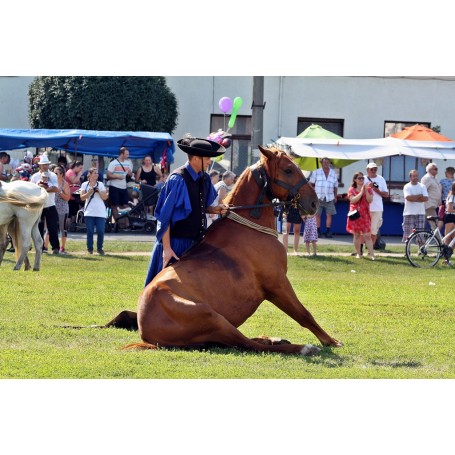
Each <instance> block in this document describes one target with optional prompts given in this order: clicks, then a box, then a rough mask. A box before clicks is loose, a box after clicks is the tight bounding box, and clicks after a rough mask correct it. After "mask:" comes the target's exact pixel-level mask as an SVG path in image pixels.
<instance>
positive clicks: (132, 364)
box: [0, 241, 455, 379]
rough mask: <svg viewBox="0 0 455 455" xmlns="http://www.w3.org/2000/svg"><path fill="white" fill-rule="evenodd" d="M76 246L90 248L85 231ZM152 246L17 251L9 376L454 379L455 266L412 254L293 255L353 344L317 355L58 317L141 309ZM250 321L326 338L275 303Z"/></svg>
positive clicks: (330, 324)
mask: <svg viewBox="0 0 455 455" xmlns="http://www.w3.org/2000/svg"><path fill="white" fill-rule="evenodd" d="M67 246H68V248H67V249H68V250H69V251H84V243H83V242H80V241H79V242H78V241H69V242H68V245H67ZM392 248H394V249H397V251H396V252H403V247H400V246H397V247H392ZM150 249H151V243H149V242H134V243H131V242H116V241H106V243H105V250H106V252H107V255H106V256H105V257H100V256H97V255H96V254H95V255H93V256H88V255H86V254H72V255H68V256H66V257H62V256H47V255H45V256H43V260H42V268H41V271H40V272H38V273H32V272H23V271H20V272H13V270H12V268H13V255H11V254H10V253H7V254H6V255H5V259H4V261H3V264H2V265H1V268H0V273H1V277H2V292H1V297H0V307H1V310H0V378H17V379H19V378H28V379H30V378H95V379H96V378H105V379H109V378H121V379H133V378H168V379H177V378H187V379H192V378H199V379H206V378H243V379H245V378H276V379H278V378H288V379H291V378H292V379H294V378H295V379H297V378H314V379H317V378H331V379H335V378H348V379H354V378H422V379H427V378H455V360H454V356H453V355H451V349H452V347H453V345H454V344H455V343H454V341H455V340H454V335H453V334H454V330H453V327H454V326H455V307H454V304H453V280H454V271H453V270H452V269H450V268H444V267H442V266H439V267H436V268H435V269H431V270H421V269H416V268H413V267H411V266H410V265H409V264H408V262H407V261H406V259H405V258H404V256H403V257H381V258H379V259H378V260H377V261H375V262H372V261H370V260H368V259H362V260H357V259H355V258H352V257H349V256H335V255H333V256H318V257H316V258H308V257H289V270H288V276H289V278H290V280H291V282H292V284H293V286H294V289H295V290H296V292H297V295H298V296H299V298H300V299H301V301H302V303H303V304H304V305H305V306H306V307H307V308H308V309H309V310H310V311H311V312H312V314H313V316H314V317H315V318H316V320H317V321H318V323H319V324H320V325H321V326H322V327H323V328H324V329H325V330H326V331H327V332H328V333H329V334H331V335H332V336H334V337H335V338H338V339H340V340H342V341H343V342H344V344H345V346H344V347H342V348H334V349H330V348H324V349H323V351H322V352H321V354H320V355H318V356H315V357H310V358H304V357H300V356H284V355H280V354H258V353H250V352H241V351H238V350H235V349H212V350H210V351H194V350H179V349H161V350H158V351H139V352H134V351H123V350H121V349H120V348H121V347H122V346H124V345H126V344H128V343H134V342H137V341H140V339H139V336H138V334H137V333H136V332H128V331H126V330H119V329H93V328H92V329H90V328H87V329H67V328H61V327H59V326H61V325H65V324H69V325H84V326H85V325H91V324H104V323H106V322H108V321H109V320H110V319H111V318H112V317H113V316H115V315H116V314H117V313H119V312H120V311H121V310H124V309H129V310H135V308H136V302H137V298H138V296H139V293H140V291H141V289H142V286H143V280H144V276H145V272H146V269H147V265H148V260H149V255H125V254H124V252H128V251H146V252H149V251H150ZM318 250H319V251H320V252H324V250H325V251H326V252H327V251H329V250H336V252H351V251H352V247H349V246H346V247H345V246H339V247H338V246H337V247H334V246H326V247H323V246H321V247H320V248H318ZM342 250H345V251H342ZM388 250H391V248H388ZM116 253H123V254H116ZM271 266H273V264H271ZM207 282H208V283H211V281H210V279H208V281H207ZM430 282H431V283H435V285H430ZM215 285H216V284H215ZM240 330H241V331H242V332H243V333H244V334H245V335H247V336H249V337H255V336H259V335H269V336H280V337H282V338H286V339H288V340H290V341H292V342H295V343H312V344H318V341H317V339H316V338H315V337H314V336H313V334H312V333H310V332H309V331H308V330H305V329H302V328H301V327H300V326H299V325H298V324H297V323H296V322H294V321H293V320H292V319H290V318H289V317H288V316H286V315H285V314H283V313H282V312H280V311H279V310H278V309H277V308H276V307H275V306H274V305H272V304H271V303H269V302H264V303H263V304H262V305H261V306H260V307H259V310H258V311H257V312H256V313H255V314H254V315H253V316H252V317H251V318H250V319H249V320H248V321H246V323H245V324H243V326H241V327H240Z"/></svg>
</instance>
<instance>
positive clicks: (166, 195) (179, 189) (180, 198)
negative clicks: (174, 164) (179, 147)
mask: <svg viewBox="0 0 455 455" xmlns="http://www.w3.org/2000/svg"><path fill="white" fill-rule="evenodd" d="M185 169H186V170H187V171H188V173H189V174H190V176H191V178H192V179H193V180H194V181H197V180H198V179H200V178H202V177H203V176H204V174H205V175H206V178H205V185H206V188H205V190H206V191H205V194H206V198H205V208H207V207H209V206H210V205H212V203H213V202H214V201H215V199H216V197H217V193H216V190H215V188H214V186H213V184H212V182H211V180H210V176H209V175H208V174H207V173H203V172H199V173H197V172H194V170H193V168H192V167H191V166H190V164H189V162H188V161H187V162H186V163H185ZM191 211H192V209H191V202H190V197H189V195H188V190H187V187H186V183H185V180H184V179H183V177H182V176H181V175H179V174H171V175H170V176H169V178H168V179H167V180H166V183H165V184H164V187H163V188H162V190H161V192H160V195H159V197H158V202H157V204H156V207H155V217H156V219H157V229H156V242H155V245H154V247H153V251H152V257H151V258H150V263H149V267H148V270H147V276H146V278H145V286H147V285H148V284H149V283H150V281H152V280H153V278H154V277H155V276H156V275H157V274H158V273H159V272H161V270H162V269H163V243H162V239H163V235H164V233H165V232H166V231H167V229H168V227H169V226H170V225H171V224H173V223H176V222H177V221H180V220H184V219H185V218H187V217H188V216H189V215H190V213H191ZM195 243H196V241H195V240H192V239H187V238H176V237H171V248H172V249H173V251H174V253H175V254H176V255H177V256H178V257H180V256H181V255H182V254H183V253H184V252H185V251H187V250H188V249H189V248H191V247H192V246H193V245H194V244H195Z"/></svg>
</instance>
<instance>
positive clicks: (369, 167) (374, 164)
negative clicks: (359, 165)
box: [367, 163, 378, 169]
mask: <svg viewBox="0 0 455 455" xmlns="http://www.w3.org/2000/svg"><path fill="white" fill-rule="evenodd" d="M372 167H378V165H377V164H376V163H368V164H367V169H371V168H372Z"/></svg>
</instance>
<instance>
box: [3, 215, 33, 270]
mask: <svg viewBox="0 0 455 455" xmlns="http://www.w3.org/2000/svg"><path fill="white" fill-rule="evenodd" d="M22 230H23V229H22V227H21V225H20V223H19V220H18V219H17V218H13V220H12V221H11V222H10V223H9V224H8V232H9V234H10V235H11V238H12V239H13V245H14V248H15V250H16V265H15V266H14V268H13V270H20V269H21V267H22V264H23V263H24V260H25V258H26V256H27V253H28V249H26V248H24V238H23V235H24V234H23V233H22ZM29 237H30V233H29ZM28 244H29V246H28V247H30V240H29V241H28ZM28 247H27V248H28ZM29 266H30V263H29Z"/></svg>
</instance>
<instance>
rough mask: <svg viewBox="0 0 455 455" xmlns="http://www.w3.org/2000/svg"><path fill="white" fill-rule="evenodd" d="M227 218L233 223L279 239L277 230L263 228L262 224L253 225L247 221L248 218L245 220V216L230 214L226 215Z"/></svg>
mask: <svg viewBox="0 0 455 455" xmlns="http://www.w3.org/2000/svg"><path fill="white" fill-rule="evenodd" d="M226 218H229V219H231V220H232V221H235V222H236V223H239V224H243V225H244V226H247V227H250V228H253V229H255V230H256V231H259V232H263V233H264V234H269V235H273V236H274V237H276V238H278V232H277V231H276V230H275V229H270V228H268V227H265V226H261V225H260V224H256V223H253V221H250V220H247V219H246V218H243V216H240V215H238V214H237V213H234V212H229V213H228V214H227V215H226Z"/></svg>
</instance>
